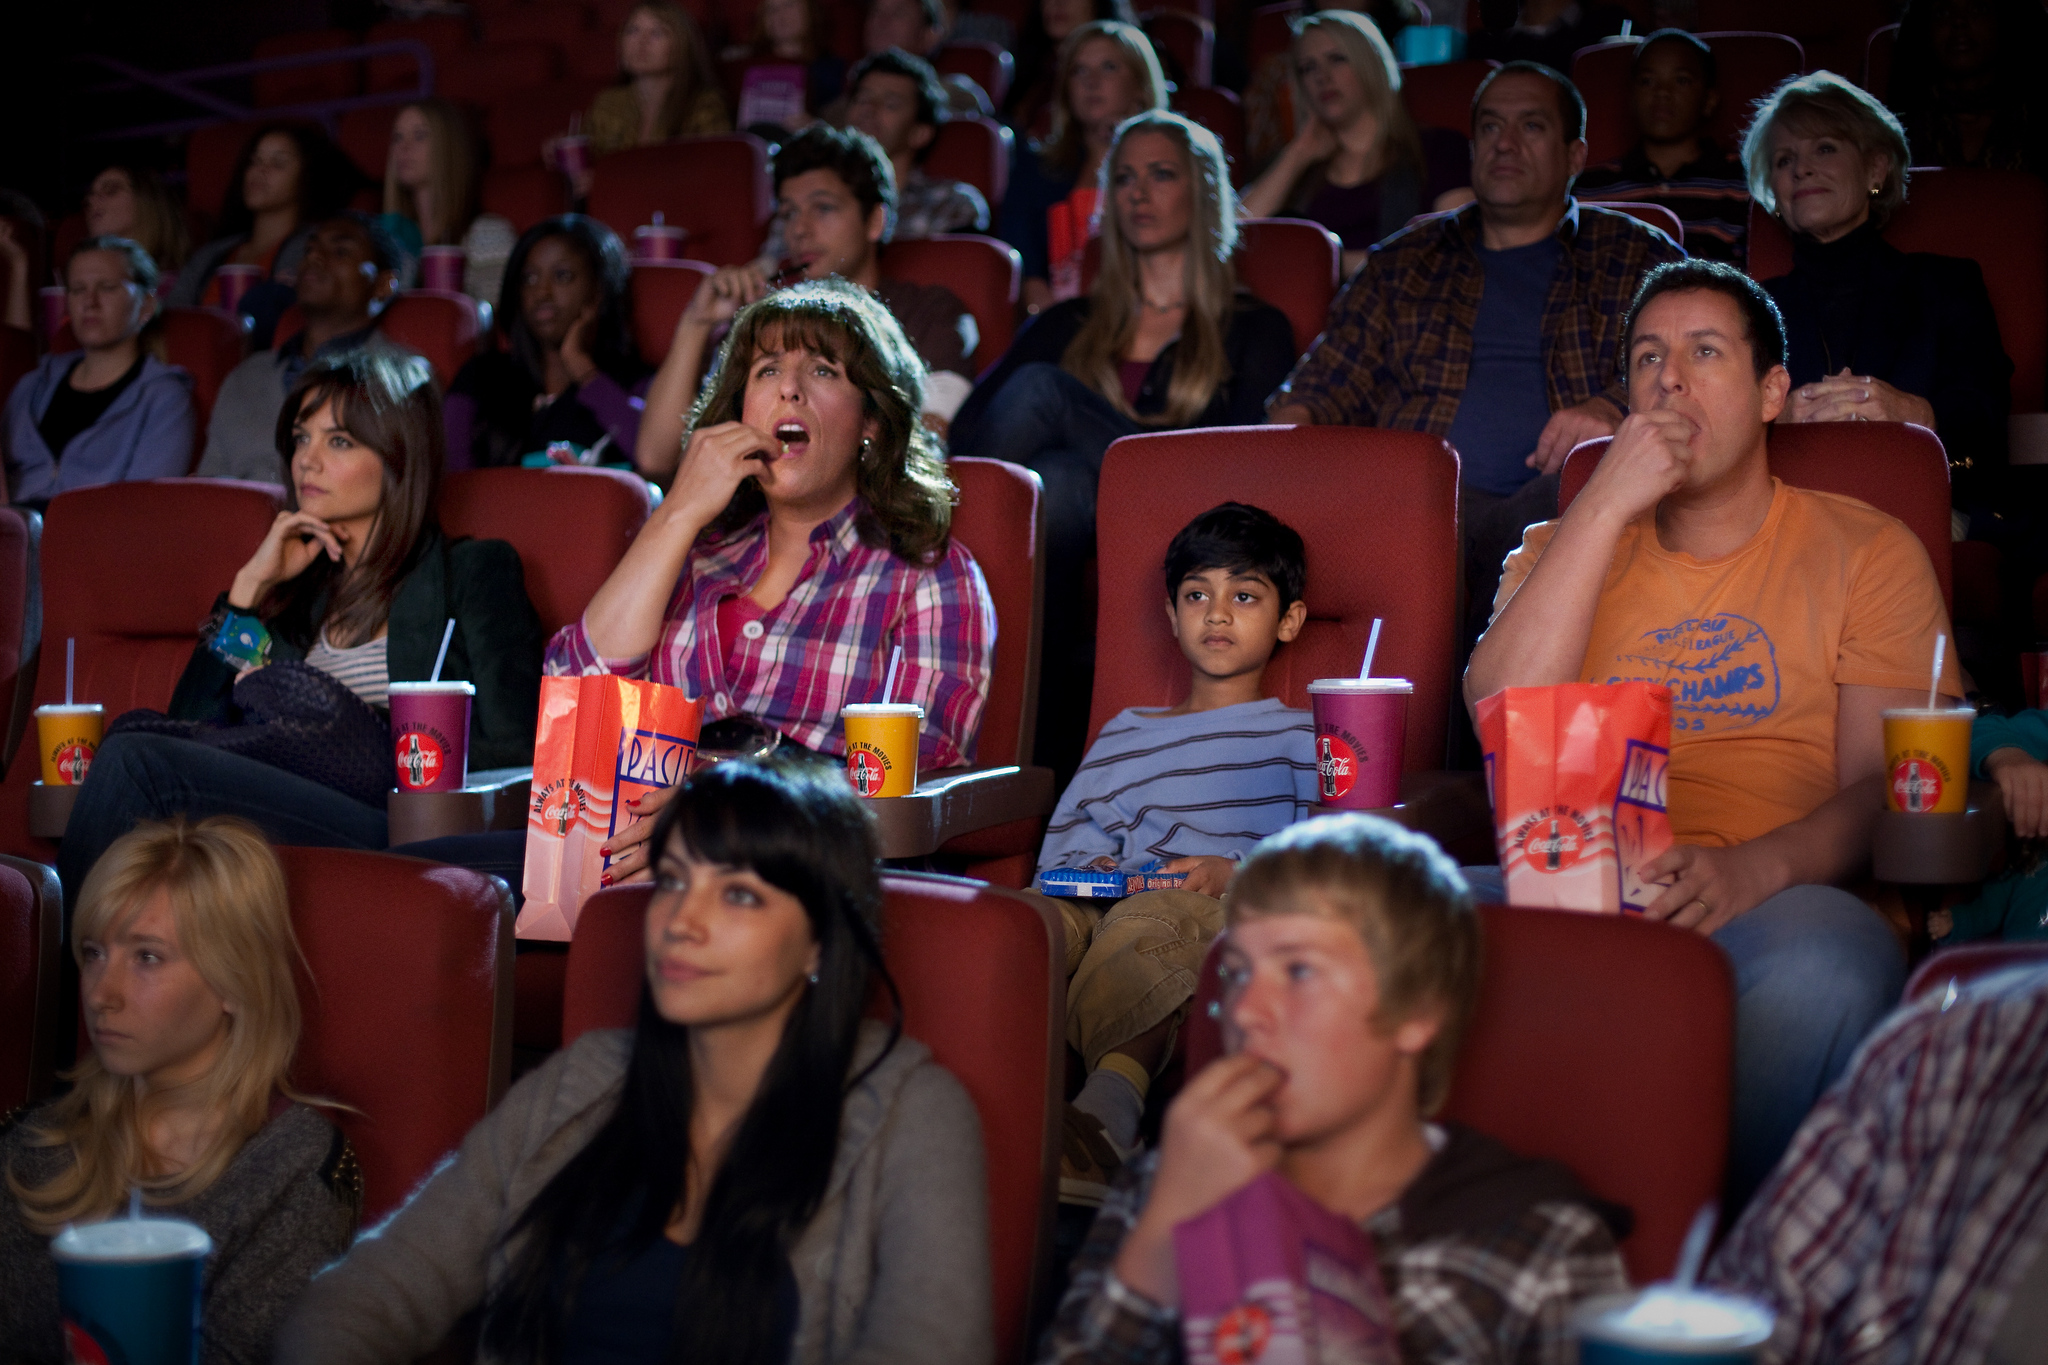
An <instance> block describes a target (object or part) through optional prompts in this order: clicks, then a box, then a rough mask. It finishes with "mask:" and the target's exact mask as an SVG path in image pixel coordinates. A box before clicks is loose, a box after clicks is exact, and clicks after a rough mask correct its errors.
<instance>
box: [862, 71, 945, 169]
mask: <svg viewBox="0 0 2048 1365" xmlns="http://www.w3.org/2000/svg"><path fill="white" fill-rule="evenodd" d="M875 75H881V76H901V77H903V78H904V79H905V80H908V81H909V82H910V83H911V84H912V85H915V86H916V87H917V121H918V122H919V123H920V124H922V125H925V126H927V127H931V128H936V127H938V126H939V125H940V124H941V123H944V122H945V121H946V111H947V109H948V107H949V104H948V101H947V99H946V87H945V86H944V85H942V84H940V83H939V73H938V71H937V69H936V68H934V67H933V66H932V64H931V63H930V62H928V61H926V60H925V59H924V58H922V57H918V56H913V55H912V54H911V53H908V52H905V51H904V50H903V49H902V48H900V47H888V48H883V49H882V50H881V51H880V52H877V53H876V54H875V55H874V56H872V57H863V58H861V60H860V61H858V62H856V63H854V67H853V70H851V71H849V72H847V73H846V93H847V96H848V97H849V98H852V97H854V96H858V95H859V94H860V83H861V82H862V81H864V80H866V79H867V78H868V77H869V76H875ZM931 149H932V148H931V144H930V143H926V144H925V146H924V151H923V152H919V153H918V157H919V159H920V160H922V159H923V156H924V152H928V151H930V150H931Z"/></svg>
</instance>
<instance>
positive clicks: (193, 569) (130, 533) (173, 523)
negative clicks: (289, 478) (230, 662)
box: [0, 479, 280, 862]
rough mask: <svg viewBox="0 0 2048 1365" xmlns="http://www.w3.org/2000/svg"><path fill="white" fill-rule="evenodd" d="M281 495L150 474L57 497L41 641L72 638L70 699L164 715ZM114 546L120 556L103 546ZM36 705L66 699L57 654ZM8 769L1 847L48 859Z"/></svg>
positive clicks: (41, 675) (27, 778)
mask: <svg viewBox="0 0 2048 1365" xmlns="http://www.w3.org/2000/svg"><path fill="white" fill-rule="evenodd" d="M279 494H280V490H279V489H277V488H274V487H271V486H269V485H267V484H254V483H236V482H232V481H229V480H224V479H150V480H138V481H135V482H132V483H110V484H102V485H101V486H99V487H97V488H80V489H76V490H74V491H72V492H69V493H60V494H58V495H57V496H56V498H54V499H53V500H52V501H51V503H50V507H49V511H48V512H47V513H46V514H45V515H44V519H43V542H42V569H43V632H42V634H43V638H44V639H46V640H76V641H77V647H78V662H77V680H76V697H77V700H79V701H96V702H99V703H101V704H102V705H104V706H105V707H106V712H107V715H108V716H109V717H113V716H118V715H120V714H121V713H122V712H123V711H131V710H133V709H135V708H136V707H138V706H147V707H151V708H153V709H155V710H159V711H160V710H162V709H164V708H165V707H166V706H168V705H169V704H170V700H171V690H172V688H174V687H175V686H176V685H177V681H178V677H179V675H180V674H182V673H183V672H184V671H185V664H186V662H187V661H188V660H189V659H190V658H191V657H192V648H193V646H194V645H195V644H196V643H197V642H198V635H197V633H196V632H197V630H198V626H199V623H200V622H201V621H203V620H205V619H206V616H207V613H208V612H210V611H212V610H213V601H214V598H215V597H216V596H218V595H219V594H220V592H221V591H222V590H223V589H224V588H226V586H227V585H228V584H229V583H231V582H232V581H233V580H234V577H235V571H236V570H238V569H240V568H241V567H242V565H243V563H244V562H245V561H247V559H248V558H249V554H250V552H251V551H252V550H254V549H255V548H256V546H257V545H258V544H260V543H261V542H262V540H263V536H264V533H265V532H267V531H268V530H269V529H270V523H271V522H272V521H273V520H274V519H275V518H276V516H277V511H278V506H279V503H278V498H279ZM110 545H118V546H120V547H121V552H120V553H119V554H117V555H110V554H108V553H107V547H108V546H110ZM35 700H36V702H37V703H38V704H41V703H44V702H52V701H62V700H64V651H63V649H61V648H59V649H46V650H43V651H42V652H41V662H40V664H39V666H38V668H37V671H36V683H35ZM41 776H42V773H41V771H40V769H39V766H38V765H37V764H33V763H16V764H13V765H11V766H10V767H9V768H8V770H7V777H6V781H5V783H4V784H0V850H5V851H6V852H9V853H18V854H20V855H22V856H24V857H29V858H34V859H35V860H36V861H37V862H54V861H56V850H55V848H54V847H53V846H52V845H51V844H49V843H47V842H45V841H43V840H40V839H31V838H30V837H29V833H28V788H29V784H30V783H32V782H34V781H36V780H38V779H39V778H40V777H41Z"/></svg>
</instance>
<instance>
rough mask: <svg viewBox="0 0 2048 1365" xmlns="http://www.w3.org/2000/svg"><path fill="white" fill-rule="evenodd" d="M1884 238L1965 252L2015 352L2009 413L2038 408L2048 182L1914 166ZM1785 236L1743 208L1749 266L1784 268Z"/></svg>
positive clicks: (2045, 374) (2043, 363)
mask: <svg viewBox="0 0 2048 1365" xmlns="http://www.w3.org/2000/svg"><path fill="white" fill-rule="evenodd" d="M1884 239H1885V240H1886V241H1887V242H1890V243H1891V244H1892V245H1893V246H1895V247H1897V248H1898V249H1899V250H1901V251H1906V252H1915V251H1926V252H1932V253H1934V254H1935V255H1939V256H1967V257H1969V258H1970V259H1971V260H1973V261H1975V262H1976V263H1977V264H1978V265H1979V266H1981V267H1982V268H1983V271H1984V285H1985V288H1986V289H1988V290H1989V291H1990V294H1991V307H1992V309H1993V310H1994V311H1995V312H1996V313H1997V314H1998V335H1999V339H2000V340H2002V341H2003V342H2004V343H2005V353H2006V354H2007V355H2008V356H2010V357H2012V365H2013V371H2012V410H2013V411H2014V412H2039V411H2041V409H2042V407H2043V406H2044V404H2043V392H2042V389H2043V384H2044V383H2048V185H2044V184H2043V183H2042V182H2041V180H2040V179H2039V178H2038V177H2036V176H2032V175H2028V174H2027V173H2026V172H2024V171H1979V170H1947V169H1936V168H1934V167H1931V166H1919V167H1915V168H1914V170H1913V175H1912V179H1911V181H1910V183H1909V185H1908V197H1907V199H1906V202H1905V203H1904V204H1902V205H1900V206H1899V211H1898V212H1897V213H1895V214H1893V215H1892V220H1891V222H1890V223H1888V224H1886V226H1885V230H1884ZM1791 270H1792V239H1791V238H1790V237H1788V236H1787V235H1786V234H1785V229H1784V228H1783V227H1782V226H1780V224H1779V223H1778V220H1777V219H1775V218H1773V217H1771V216H1770V215H1769V214H1767V213H1765V212H1764V211H1763V210H1762V209H1761V208H1759V207H1758V206H1756V205H1755V204H1751V205H1750V207H1749V273H1750V275H1751V276H1753V277H1754V278H1756V279H1759V280H1771V279H1776V278H1777V277H1778V276H1780V275H1785V274H1789V273H1791Z"/></svg>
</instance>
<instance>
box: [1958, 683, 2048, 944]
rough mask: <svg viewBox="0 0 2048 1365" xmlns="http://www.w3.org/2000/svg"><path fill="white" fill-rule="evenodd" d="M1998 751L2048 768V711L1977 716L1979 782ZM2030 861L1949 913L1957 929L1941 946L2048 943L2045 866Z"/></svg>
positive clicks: (1974, 755) (1973, 750)
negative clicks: (2016, 752)
mask: <svg viewBox="0 0 2048 1365" xmlns="http://www.w3.org/2000/svg"><path fill="white" fill-rule="evenodd" d="M1998 749H2020V750H2024V751H2025V752H2026V754H2027V756H2028V757H2030V758H2037V759H2040V760H2041V761H2043V762H2048V711H2022V712H2020V713H2019V714H2018V715H2016V716H1991V715H1985V716H1979V717H1977V719H1976V722H1975V723H1974V724H1973V725H1972V726H1971V727H1970V773H1971V775H1972V776H1973V777H1983V776H1985V773H1984V760H1985V759H1986V758H1989V757H1990V756H1991V754H1992V753H1993V752H1994V751H1995V750H1998ZM2028 861H2031V860H2027V861H2023V862H2021V863H2020V864H2019V865H2018V866H2017V867H2014V868H2011V869H2009V870H2007V872H2006V873H2005V874H2004V875H2003V876H2001V877H1999V878H1998V879H1997V880H1996V881H1990V882H1986V883H1984V885H1983V887H1982V888H1981V889H1980V890H1979V891H1978V892H1977V895H1976V897H1975V898H1974V899H1972V900H1969V901H1966V902H1964V903H1963V904H1961V905H1958V906H1956V907H1955V908H1954V910H1953V911H1951V914H1953V916H1954V918H1955V928H1954V929H1953V930H1951V931H1950V933H1949V936H1948V937H1947V938H1945V939H1943V940H1942V942H1944V943H1967V942H1969V941H1970V940H1972V939H1980V938H2003V939H2008V940H2012V939H2038V938H2048V860H2042V861H2040V862H2039V863H2038V865H2035V866H2031V867H2030V866H2028Z"/></svg>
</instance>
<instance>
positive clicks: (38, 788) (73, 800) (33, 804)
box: [28, 753, 82, 839]
mask: <svg viewBox="0 0 2048 1365" xmlns="http://www.w3.org/2000/svg"><path fill="white" fill-rule="evenodd" d="M29 757H30V758H32V759H33V758H35V755H34V754H33V753H31V754H30V755H29ZM81 785H82V784H78V783H74V784H72V785H70V786H64V785H62V784H59V785H57V786H51V785H50V784H48V783H46V782H44V781H43V780H42V779H41V778H37V779H36V780H35V781H34V782H32V783H30V784H29V788H28V832H29V833H30V834H31V835H32V836H34V837H35V838H38V839H62V838H63V837H64V827H65V826H66V825H68V824H70V823H71V808H72V806H74V805H76V804H77V803H78V793H79V790H80V788H81Z"/></svg>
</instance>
